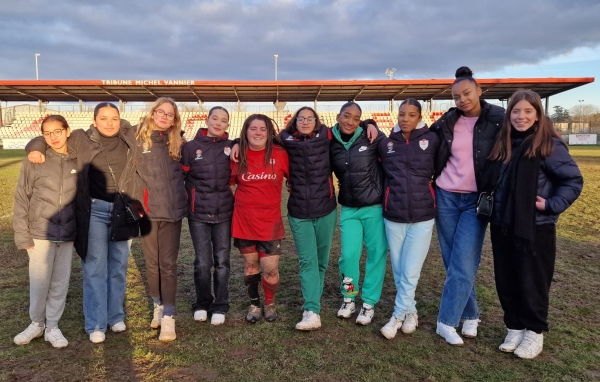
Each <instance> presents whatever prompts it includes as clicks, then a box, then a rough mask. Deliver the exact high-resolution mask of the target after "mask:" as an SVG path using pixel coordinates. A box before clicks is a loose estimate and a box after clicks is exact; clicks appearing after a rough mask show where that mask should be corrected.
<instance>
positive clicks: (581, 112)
mask: <svg viewBox="0 0 600 382" xmlns="http://www.w3.org/2000/svg"><path fill="white" fill-rule="evenodd" d="M598 113H600V109H599V108H598V106H596V105H591V104H584V105H575V106H573V107H571V109H569V115H570V116H571V121H572V122H579V121H582V122H592V121H593V120H594V117H595V115H597V114H598Z"/></svg>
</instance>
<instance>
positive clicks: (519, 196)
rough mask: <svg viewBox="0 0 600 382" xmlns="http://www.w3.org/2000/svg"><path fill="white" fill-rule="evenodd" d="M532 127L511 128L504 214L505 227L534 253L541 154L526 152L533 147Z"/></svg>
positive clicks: (523, 247)
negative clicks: (532, 155) (525, 128)
mask: <svg viewBox="0 0 600 382" xmlns="http://www.w3.org/2000/svg"><path fill="white" fill-rule="evenodd" d="M533 130H534V129H533V128H530V129H528V130H527V131H523V132H521V131H517V130H515V129H511V133H510V137H511V145H512V149H513V152H512V156H511V160H510V163H509V164H508V167H507V169H506V173H505V175H504V176H505V177H506V181H505V182H506V183H505V184H506V186H505V192H504V195H503V198H502V204H503V206H504V213H503V216H502V217H501V219H502V225H503V228H504V229H505V230H507V231H508V232H510V233H512V234H513V236H514V238H515V247H516V248H517V249H518V250H520V251H523V252H524V253H530V254H533V255H535V253H534V244H535V217H536V209H535V199H536V196H537V188H538V172H539V169H540V158H539V156H537V155H536V156H535V157H533V158H529V157H527V156H526V155H525V153H526V152H527V150H528V149H529V148H530V147H531V139H528V138H529V137H530V136H531V134H533Z"/></svg>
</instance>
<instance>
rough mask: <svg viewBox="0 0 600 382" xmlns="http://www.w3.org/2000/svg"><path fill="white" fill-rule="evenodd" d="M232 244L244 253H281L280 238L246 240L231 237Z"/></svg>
mask: <svg viewBox="0 0 600 382" xmlns="http://www.w3.org/2000/svg"><path fill="white" fill-rule="evenodd" d="M233 246H234V247H236V248H238V249H239V250H240V253H241V254H242V255H243V254H245V253H256V252H258V253H264V254H265V255H281V240H269V241H259V240H246V239H238V238H235V237H234V238H233Z"/></svg>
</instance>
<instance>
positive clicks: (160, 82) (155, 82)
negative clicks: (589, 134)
mask: <svg viewBox="0 0 600 382" xmlns="http://www.w3.org/2000/svg"><path fill="white" fill-rule="evenodd" d="M102 85H123V86H140V85H142V86H163V85H164V86H169V85H178V86H181V85H184V86H186V85H196V81H193V80H102Z"/></svg>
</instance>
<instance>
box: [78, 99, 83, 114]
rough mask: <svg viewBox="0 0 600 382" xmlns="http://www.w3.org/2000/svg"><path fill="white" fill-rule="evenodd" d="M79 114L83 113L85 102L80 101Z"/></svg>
mask: <svg viewBox="0 0 600 382" xmlns="http://www.w3.org/2000/svg"><path fill="white" fill-rule="evenodd" d="M79 112H80V113H83V102H82V101H81V100H79Z"/></svg>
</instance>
